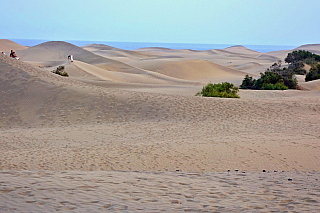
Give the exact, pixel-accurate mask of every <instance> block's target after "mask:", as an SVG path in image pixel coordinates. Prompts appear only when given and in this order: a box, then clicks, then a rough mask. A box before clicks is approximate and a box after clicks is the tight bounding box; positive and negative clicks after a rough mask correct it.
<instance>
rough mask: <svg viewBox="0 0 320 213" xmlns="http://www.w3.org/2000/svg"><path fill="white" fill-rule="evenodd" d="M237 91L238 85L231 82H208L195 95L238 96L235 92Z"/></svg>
mask: <svg viewBox="0 0 320 213" xmlns="http://www.w3.org/2000/svg"><path fill="white" fill-rule="evenodd" d="M238 92H239V89H238V87H235V86H234V85H233V84H232V83H229V82H222V83H221V84H211V83H209V84H207V85H206V86H204V87H203V88H202V91H201V92H199V93H197V94H196V95H202V96H204V97H220V98H240V97H239V95H238V94H237V93H238Z"/></svg>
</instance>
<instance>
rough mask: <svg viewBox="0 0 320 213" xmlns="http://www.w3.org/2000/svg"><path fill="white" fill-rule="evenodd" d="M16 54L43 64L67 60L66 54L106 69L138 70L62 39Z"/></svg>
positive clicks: (23, 58)
mask: <svg viewBox="0 0 320 213" xmlns="http://www.w3.org/2000/svg"><path fill="white" fill-rule="evenodd" d="M18 54H19V56H20V57H21V60H23V61H31V62H43V63H44V65H45V64H46V63H48V62H53V61H54V62H57V61H61V63H63V62H67V56H68V55H73V56H74V59H75V60H78V61H82V62H85V63H88V64H93V65H99V67H100V68H104V69H106V70H112V71H119V72H129V73H139V72H140V71H139V70H138V69H136V68H133V67H131V66H129V65H127V64H125V63H122V62H119V61H115V60H112V59H108V58H105V57H101V56H98V55H95V54H93V53H91V52H89V51H87V50H84V49H82V48H80V47H77V46H75V45H72V44H70V43H66V42H62V41H50V42H45V43H42V44H39V45H36V46H34V47H30V48H28V49H26V50H21V51H18Z"/></svg>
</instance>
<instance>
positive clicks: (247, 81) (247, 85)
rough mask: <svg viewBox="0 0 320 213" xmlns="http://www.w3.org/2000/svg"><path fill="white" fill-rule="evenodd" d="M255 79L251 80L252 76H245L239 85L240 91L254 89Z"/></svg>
mask: <svg viewBox="0 0 320 213" xmlns="http://www.w3.org/2000/svg"><path fill="white" fill-rule="evenodd" d="M255 83H256V79H252V76H249V75H246V76H245V77H244V79H243V81H242V84H241V85H240V89H256V86H255Z"/></svg>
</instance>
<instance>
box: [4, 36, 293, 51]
mask: <svg viewBox="0 0 320 213" xmlns="http://www.w3.org/2000/svg"><path fill="white" fill-rule="evenodd" d="M10 40H12V41H14V42H16V43H18V44H21V45H23V46H35V45H38V44H41V43H43V42H47V41H48V40H38V39H10ZM66 42H69V43H71V44H74V45H76V46H79V47H81V46H84V45H86V44H105V45H109V46H112V47H116V48H120V49H124V50H135V49H139V48H145V47H164V48H170V49H190V50H211V49H224V48H227V47H231V46H234V45H236V44H192V43H151V42H114V41H70V40H67V41H66ZM237 45H238V44H237ZM243 46H245V47H247V48H249V49H251V50H254V51H257V52H261V53H265V52H272V51H278V50H292V49H294V48H296V46H279V45H243Z"/></svg>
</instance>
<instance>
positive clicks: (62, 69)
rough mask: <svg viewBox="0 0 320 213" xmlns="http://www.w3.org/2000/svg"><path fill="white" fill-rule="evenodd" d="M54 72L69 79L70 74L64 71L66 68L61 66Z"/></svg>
mask: <svg viewBox="0 0 320 213" xmlns="http://www.w3.org/2000/svg"><path fill="white" fill-rule="evenodd" d="M52 72H53V73H55V74H58V75H61V76H65V77H69V75H68V73H66V72H65V71H64V66H59V67H57V69H56V70H53V71H52Z"/></svg>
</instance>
